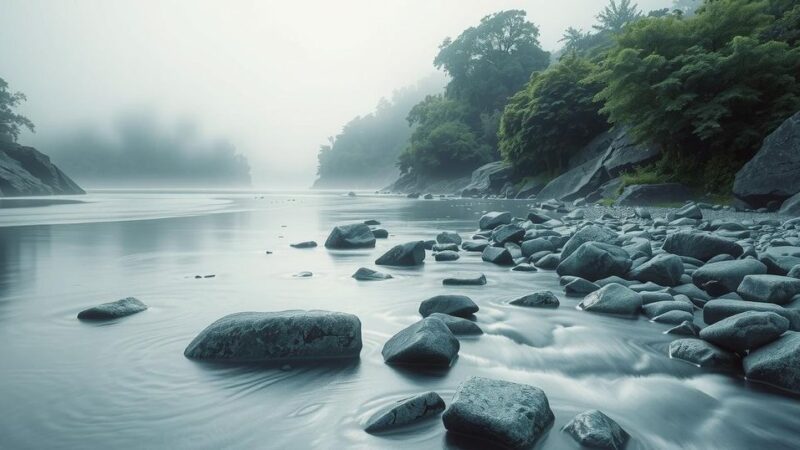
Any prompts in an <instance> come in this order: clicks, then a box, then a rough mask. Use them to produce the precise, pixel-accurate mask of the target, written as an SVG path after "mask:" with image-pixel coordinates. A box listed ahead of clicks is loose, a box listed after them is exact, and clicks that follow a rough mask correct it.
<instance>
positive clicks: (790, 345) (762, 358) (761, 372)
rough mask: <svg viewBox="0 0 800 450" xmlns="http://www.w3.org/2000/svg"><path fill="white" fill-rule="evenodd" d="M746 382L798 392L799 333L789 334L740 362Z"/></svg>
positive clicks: (799, 371) (799, 387) (799, 375)
mask: <svg viewBox="0 0 800 450" xmlns="http://www.w3.org/2000/svg"><path fill="white" fill-rule="evenodd" d="M742 363H743V366H744V374H745V376H746V377H747V379H748V380H752V381H758V382H762V383H767V384H771V385H773V386H777V387H780V388H783V389H787V390H790V391H794V392H800V333H795V332H789V333H786V334H784V335H783V336H782V337H781V338H780V339H778V340H777V341H775V342H773V343H771V344H767V345H765V346H763V347H761V348H760V349H758V350H756V351H754V352H752V353H750V354H749V355H747V357H745V358H744V361H742Z"/></svg>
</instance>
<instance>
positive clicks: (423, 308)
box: [419, 294, 480, 317]
mask: <svg viewBox="0 0 800 450" xmlns="http://www.w3.org/2000/svg"><path fill="white" fill-rule="evenodd" d="M478 309H480V308H478V305H476V304H475V302H473V301H472V299H471V298H469V297H467V296H466V295H452V294H445V295H437V296H435V297H431V298H429V299H427V300H425V301H423V302H422V303H421V304H420V305H419V313H420V314H421V315H422V317H428V316H429V315H431V314H433V313H437V312H438V313H442V314H448V315H450V316H458V317H470V316H471V315H473V314H475V313H476V312H478Z"/></svg>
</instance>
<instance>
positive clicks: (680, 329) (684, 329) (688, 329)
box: [664, 320, 700, 337]
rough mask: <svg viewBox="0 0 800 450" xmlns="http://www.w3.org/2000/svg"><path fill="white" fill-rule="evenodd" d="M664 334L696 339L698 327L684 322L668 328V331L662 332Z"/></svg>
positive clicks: (698, 331)
mask: <svg viewBox="0 0 800 450" xmlns="http://www.w3.org/2000/svg"><path fill="white" fill-rule="evenodd" d="M664 333H665V334H677V335H679V336H692V337H697V335H698V334H700V327H698V326H697V325H695V324H694V323H693V322H691V321H688V320H687V321H685V322H682V323H681V324H679V325H677V326H674V327H672V328H670V329H669V330H667V331H665V332H664Z"/></svg>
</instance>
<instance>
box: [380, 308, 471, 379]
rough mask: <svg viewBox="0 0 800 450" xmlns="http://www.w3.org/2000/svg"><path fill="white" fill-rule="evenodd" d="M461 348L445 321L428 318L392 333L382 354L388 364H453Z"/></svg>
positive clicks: (444, 365) (437, 365) (447, 365)
mask: <svg viewBox="0 0 800 450" xmlns="http://www.w3.org/2000/svg"><path fill="white" fill-rule="evenodd" d="M459 348H460V345H459V343H458V339H456V337H455V336H453V333H452V332H451V331H450V329H449V328H448V327H447V325H446V324H445V323H444V322H443V321H441V320H440V319H436V318H433V317H426V318H424V319H422V320H420V321H419V322H417V323H415V324H413V325H411V326H409V327H408V328H405V329H403V330H401V331H400V332H399V333H397V334H395V335H394V336H392V337H391V338H390V339H389V340H388V341H386V344H385V345H384V346H383V350H382V351H381V354H382V355H383V360H384V361H386V362H387V363H388V364H401V365H419V366H435V367H450V364H451V363H452V362H453V359H454V358H455V357H456V355H458V349H459Z"/></svg>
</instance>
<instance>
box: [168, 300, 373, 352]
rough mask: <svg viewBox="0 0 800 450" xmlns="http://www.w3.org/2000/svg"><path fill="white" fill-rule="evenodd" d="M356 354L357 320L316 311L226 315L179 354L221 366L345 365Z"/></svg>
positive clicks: (339, 314) (346, 315)
mask: <svg viewBox="0 0 800 450" xmlns="http://www.w3.org/2000/svg"><path fill="white" fill-rule="evenodd" d="M359 353H361V321H360V320H359V319H358V317H356V316H354V315H352V314H346V313H341V312H330V311H318V310H312V311H301V310H290V311H279V312H241V313H236V314H230V315H228V316H225V317H223V318H221V319H219V320H217V321H216V322H214V323H212V324H211V325H209V326H208V327H207V328H206V329H205V330H203V331H201V332H200V334H198V335H197V337H195V338H194V340H192V342H191V343H190V344H189V346H188V347H186V350H185V351H184V352H183V354H184V355H185V356H186V357H187V358H191V359H198V360H206V361H221V362H271V361H285V360H318V359H340V358H344V359H349V358H358V356H359Z"/></svg>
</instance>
